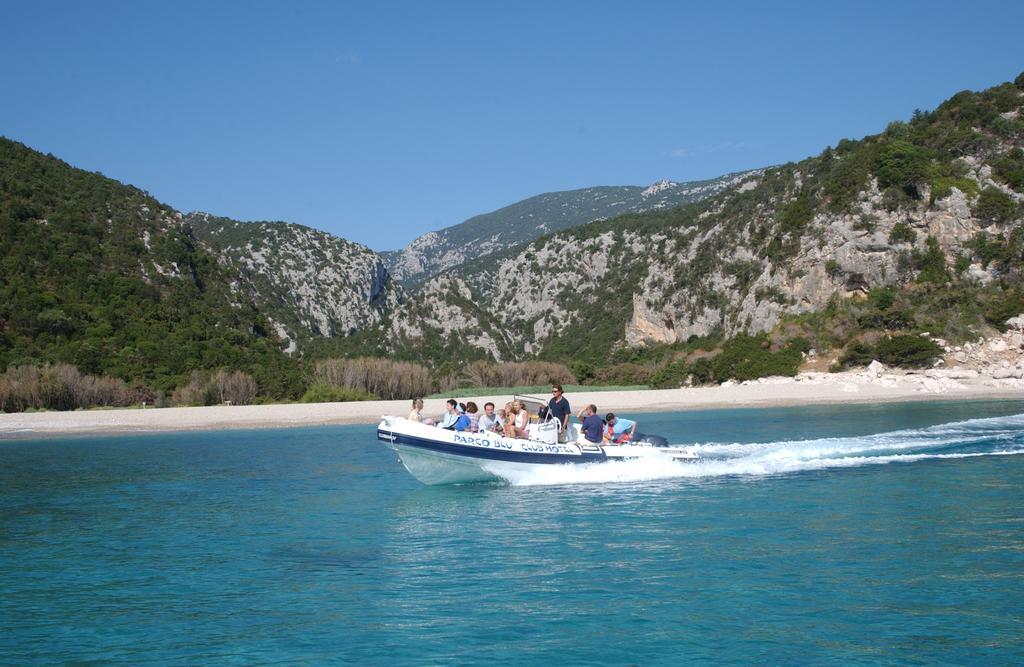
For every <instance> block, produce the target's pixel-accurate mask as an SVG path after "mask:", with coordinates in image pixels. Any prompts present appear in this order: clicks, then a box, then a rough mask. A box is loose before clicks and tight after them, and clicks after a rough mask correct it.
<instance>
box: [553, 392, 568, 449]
mask: <svg viewBox="0 0 1024 667" xmlns="http://www.w3.org/2000/svg"><path fill="white" fill-rule="evenodd" d="M548 414H549V415H550V416H551V417H552V418H553V419H555V420H556V421H557V422H558V442H566V440H567V439H568V434H569V415H571V414H572V408H570V407H569V399H567V398H566V397H565V396H563V395H562V385H560V384H553V385H551V400H550V401H548Z"/></svg>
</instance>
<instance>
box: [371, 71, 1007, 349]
mask: <svg viewBox="0 0 1024 667" xmlns="http://www.w3.org/2000/svg"><path fill="white" fill-rule="evenodd" d="M1022 103H1024V75H1022V76H1021V77H1018V79H1017V81H1016V83H1015V84H1009V83H1008V84H1004V85H1001V86H998V87H995V88H992V89H990V90H987V91H984V92H981V93H972V92H962V93H958V94H957V95H955V96H954V97H952V98H951V99H950V100H948V101H947V102H945V103H944V104H942V105H941V106H939V107H938V108H937V109H936V110H935V111H933V112H929V113H926V112H915V114H914V117H913V119H912V120H911V121H910V122H894V123H892V124H890V125H889V127H888V128H886V130H885V132H883V133H881V134H878V135H874V136H869V137H866V138H864V139H862V140H859V141H846V140H844V141H842V142H840V144H839V145H838V146H836V147H835V148H832V147H829V148H826V149H825V150H824V151H823V152H822V153H821V154H820V155H818V156H816V157H813V158H808V159H806V160H803V161H801V162H799V163H795V164H787V165H783V166H780V167H776V168H772V169H767V170H764V171H761V172H756V173H748V174H743V175H739V176H737V177H735V179H733V181H734V186H733V187H730V188H728V189H726V190H724V191H723V192H721V193H720V194H718V195H717V196H714V197H711V198H709V199H706V200H704V201H702V202H699V203H697V204H693V205H690V206H687V207H683V208H679V209H672V210H657V211H652V212H648V213H642V214H633V215H626V216H621V217H618V218H615V219H612V220H605V221H599V222H594V223H590V224H587V225H583V226H580V227H575V228H573V229H570V230H566V231H561V232H558V233H555V234H550V235H547V236H543V237H541V238H539V239H537V240H535V241H533V242H531V243H529V244H527V245H525V246H522V247H518V248H513V249H510V250H506V251H504V252H502V253H499V254H496V255H494V256H491V257H488V258H487V261H477V262H470V263H468V264H467V265H465V266H464V267H460V268H457V269H455V270H452V271H448V272H446V273H444V274H441V275H439V276H437V277H435V278H432V279H431V280H429V281H427V282H426V283H425V284H424V285H423V287H422V289H420V290H419V291H418V292H417V293H416V294H414V295H413V296H412V298H410V299H409V300H408V301H407V302H406V303H405V304H404V305H403V307H402V308H400V309H399V310H398V311H396V313H395V314H394V315H393V316H392V318H391V320H390V322H389V324H388V326H389V336H390V340H391V341H392V345H393V347H394V349H407V350H418V349H427V348H432V349H436V345H437V344H436V341H437V340H455V341H457V345H456V349H457V350H459V352H457V354H461V356H464V357H465V356H471V355H475V354H479V353H481V352H483V353H486V354H487V355H489V356H493V357H495V358H497V359H513V358H519V357H522V356H524V355H538V356H541V357H545V356H547V357H552V358H561V359H574V358H575V359H579V358H584V359H588V360H590V362H591V363H599V362H600V361H601V359H603V358H604V357H606V355H607V354H608V353H609V351H610V350H612V349H615V348H616V347H621V346H635V345H645V344H652V343H674V342H676V341H685V340H687V339H688V338H689V337H691V336H705V335H708V334H724V335H726V336H728V335H733V334H737V333H739V332H757V331H765V330H768V329H771V328H772V327H775V326H776V325H778V324H780V323H781V322H783V321H784V320H786V318H793V317H797V316H799V315H800V314H808V315H809V314H812V313H818V312H821V311H824V310H827V309H828V308H830V307H831V306H832V305H833V304H835V303H837V302H836V299H843V298H844V297H850V296H852V295H857V294H867V293H868V292H869V291H871V290H872V289H875V288H880V287H894V288H898V289H904V288H908V287H914V286H915V285H917V286H923V287H922V290H920V292H919V294H920V295H923V296H922V297H921V298H924V297H927V298H938V297H937V296H935V295H936V294H939V295H941V294H942V293H943V291H944V290H945V289H946V287H944V286H949V285H954V284H955V285H956V288H955V289H953V288H949V290H948V291H949V293H950V294H954V295H955V294H960V295H961V296H962V295H963V294H970V290H972V289H976V288H979V287H982V286H984V285H986V284H998V285H1001V286H1002V287H1005V289H1007V290H1019V289H1020V286H1021V284H1022V283H1021V268H1022V258H1024V257H1022V256H1024V229H1022V225H1021V223H1022V216H1024V213H1022V212H1024V205H1022V203H1024V151H1022V147H1024V118H1022V109H1021V106H1022ZM925 288H927V289H925ZM957 290H959V291H957ZM1014 293H1016V292H1014ZM951 298H956V297H951ZM911 307H912V306H911ZM954 310H956V309H955V308H951V309H950V311H954ZM1010 314H1015V313H1010ZM929 317H930V314H929V313H928V312H921V311H920V310H919V311H917V313H916V321H917V322H918V323H921V322H929ZM932 326H933V327H937V328H939V329H943V330H940V331H939V333H940V334H944V335H948V336H950V337H953V338H956V337H958V336H959V337H963V336H965V335H968V334H969V331H960V332H959V333H958V332H957V331H956V328H957V327H958V326H963V327H967V328H968V329H969V328H970V327H969V325H966V324H962V323H958V322H955V321H953V320H952V319H950V318H947V319H946V320H943V321H934V322H932Z"/></svg>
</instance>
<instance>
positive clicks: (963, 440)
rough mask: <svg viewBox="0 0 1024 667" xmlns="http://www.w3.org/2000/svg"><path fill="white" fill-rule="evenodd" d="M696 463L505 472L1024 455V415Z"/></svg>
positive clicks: (793, 443)
mask: <svg viewBox="0 0 1024 667" xmlns="http://www.w3.org/2000/svg"><path fill="white" fill-rule="evenodd" d="M692 447H693V448H694V449H695V450H696V452H697V454H698V455H699V456H700V459H699V460H698V461H697V462H696V463H679V462H670V461H651V460H643V461H639V460H637V461H621V462H609V463H600V464H587V465H572V466H570V465H565V466H544V467H543V469H536V470H531V471H529V472H521V473H519V472H517V473H514V474H509V473H507V472H506V473H503V477H504V478H505V479H506V480H507V481H508V483H510V484H512V485H513V486H534V485H552V484H592V483H607V482H633V481H643V480H656V479H670V478H715V477H728V476H770V475H780V474H790V473H797V472H804V471H813V470H823V469H828V468H851V467H860V466H867V465H879V464H888V463H911V462H915V461H924V460H929V459H967V458H976V457H987V456H1012V455H1016V454H1024V414H1021V415H1014V416H1010V417H994V418H986V419H972V420H968V421H962V422H953V423H949V424H939V425H936V426H929V427H927V428H920V429H907V430H901V431H890V432H888V433H878V434H873V435H864V436H854V437H842V438H819V439H814V440H782V441H777V442H764V443H754V444H740V443H705V444H695V445H692Z"/></svg>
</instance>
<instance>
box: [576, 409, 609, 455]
mask: <svg viewBox="0 0 1024 667" xmlns="http://www.w3.org/2000/svg"><path fill="white" fill-rule="evenodd" d="M578 417H579V420H580V421H581V422H583V425H582V427H581V429H580V432H581V433H582V434H583V438H584V439H585V440H586V441H587V442H588V443H590V444H592V445H600V444H601V429H602V428H603V426H604V424H603V423H602V421H601V418H600V417H598V416H597V406H596V405H594V404H593V403H591V404H590V405H588V406H587V407H585V408H583V409H582V410H580V414H579V415H578Z"/></svg>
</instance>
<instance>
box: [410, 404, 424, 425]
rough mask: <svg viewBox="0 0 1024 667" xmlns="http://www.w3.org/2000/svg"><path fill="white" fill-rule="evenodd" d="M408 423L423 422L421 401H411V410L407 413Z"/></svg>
mask: <svg viewBox="0 0 1024 667" xmlns="http://www.w3.org/2000/svg"><path fill="white" fill-rule="evenodd" d="M409 421H411V422H422V421H423V399H422V398H414V399H412V410H410V411H409Z"/></svg>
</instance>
